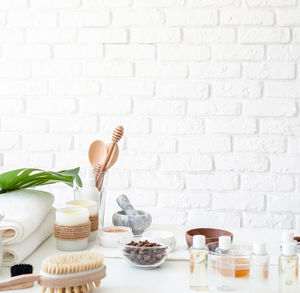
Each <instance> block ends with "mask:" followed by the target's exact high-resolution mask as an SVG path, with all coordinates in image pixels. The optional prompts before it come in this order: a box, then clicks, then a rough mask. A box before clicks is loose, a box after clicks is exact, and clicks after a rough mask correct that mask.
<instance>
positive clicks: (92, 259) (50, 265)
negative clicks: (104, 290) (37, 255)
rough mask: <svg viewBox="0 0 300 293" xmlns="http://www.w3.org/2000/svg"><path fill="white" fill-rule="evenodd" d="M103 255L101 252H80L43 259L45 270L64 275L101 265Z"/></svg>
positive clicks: (49, 272)
mask: <svg viewBox="0 0 300 293" xmlns="http://www.w3.org/2000/svg"><path fill="white" fill-rule="evenodd" d="M102 264H103V256H102V255H101V254H99V253H92V252H79V253H71V254H61V255H54V256H50V257H48V258H46V259H45V260H44V261H43V266H42V267H43V271H44V272H45V273H48V274H54V275H62V274H72V273H79V272H85V271H89V270H94V269H97V268H99V267H101V266H102Z"/></svg>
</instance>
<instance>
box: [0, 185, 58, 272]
mask: <svg viewBox="0 0 300 293" xmlns="http://www.w3.org/2000/svg"><path fill="white" fill-rule="evenodd" d="M53 202H54V196H53V195H52V194H51V193H48V192H45V191H39V190H34V189H22V190H16V191H11V192H8V193H3V194H0V209H1V210H3V211H4V220H3V221H1V222H0V229H1V231H2V244H3V263H2V265H3V266H11V265H14V264H16V263H20V262H21V261H23V259H25V258H26V257H27V256H29V255H30V254H31V253H32V252H33V251H34V250H35V249H36V248H37V247H38V246H39V245H40V244H41V243H42V242H44V241H45V240H46V239H47V238H48V237H49V236H50V235H51V234H52V233H53V223H54V220H55V210H54V208H53V207H52V205H53Z"/></svg>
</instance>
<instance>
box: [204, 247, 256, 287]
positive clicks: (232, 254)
mask: <svg viewBox="0 0 300 293" xmlns="http://www.w3.org/2000/svg"><path fill="white" fill-rule="evenodd" d="M207 247H208V249H209V253H208V269H209V276H210V277H209V288H210V289H213V290H218V291H232V290H235V289H237V288H238V287H244V286H245V282H244V281H245V280H247V282H248V281H249V274H250V264H251V252H252V248H251V245H248V244H244V243H235V244H232V247H231V249H230V251H229V253H227V254H221V253H217V252H216V249H217V247H218V242H212V243H209V244H208V245H207ZM237 280H238V282H237Z"/></svg>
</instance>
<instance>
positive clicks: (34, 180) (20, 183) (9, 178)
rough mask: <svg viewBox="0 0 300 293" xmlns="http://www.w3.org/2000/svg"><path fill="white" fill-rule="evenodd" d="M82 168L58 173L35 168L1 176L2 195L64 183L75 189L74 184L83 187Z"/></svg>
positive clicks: (0, 188) (0, 187)
mask: <svg viewBox="0 0 300 293" xmlns="http://www.w3.org/2000/svg"><path fill="white" fill-rule="evenodd" d="M79 170H80V168H75V169H71V170H62V171H58V172H53V171H44V170H41V169H34V168H23V169H17V170H13V171H9V172H6V173H2V174H0V193H5V192H8V191H12V190H17V189H21V188H29V187H35V186H40V185H46V184H54V183H58V182H63V183H65V184H67V185H69V186H71V187H73V184H74V182H75V183H76V184H77V185H78V186H79V187H82V182H81V179H80V176H79V175H78V173H79Z"/></svg>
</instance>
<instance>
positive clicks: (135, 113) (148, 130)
mask: <svg viewBox="0 0 300 293" xmlns="http://www.w3.org/2000/svg"><path fill="white" fill-rule="evenodd" d="M299 26H300V0H1V1H0V169H1V170H7V169H11V168H17V167H24V166H26V167H38V168H49V169H65V168H71V167H76V166H81V167H85V166H87V165H88V164H89V162H88V158H87V152H88V147H89V144H90V143H91V142H92V141H93V140H96V139H103V140H105V141H109V140H110V139H111V132H112V130H113V128H114V127H115V126H116V125H118V124H123V125H124V127H125V137H124V139H122V141H121V142H120V145H119V147H120V157H119V160H118V163H117V164H116V165H115V166H114V168H113V169H112V170H111V172H110V174H109V189H108V191H109V198H110V199H111V200H109V201H108V204H107V213H106V216H107V219H110V217H111V214H112V212H113V211H114V210H115V209H116V208H117V205H116V203H115V198H116V196H117V195H118V194H119V193H126V194H128V196H129V197H130V198H131V199H132V202H133V203H134V204H136V205H137V206H138V207H139V208H141V209H146V210H148V211H149V212H151V213H152V214H153V221H154V222H155V223H177V224H191V225H199V226H202V227H205V226H210V227H214V226H215V227H223V226H227V227H228V226H231V227H243V226H244V227H267V228H277V229H280V228H293V227H294V223H295V220H296V218H298V219H299V218H300V200H299V198H298V197H299V192H300V110H299V109H300V82H299V80H300V76H299V72H300V65H299V63H300V28H299ZM53 190H56V189H53ZM55 193H56V191H55ZM71 193H72V192H70V190H69V191H68V192H63V189H59V188H58V189H57V197H60V198H59V200H58V202H59V203H60V204H62V203H63V202H64V200H65V199H69V198H71Z"/></svg>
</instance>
